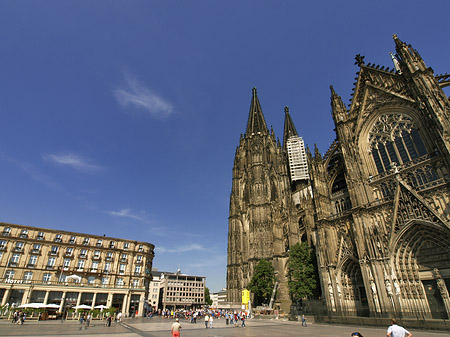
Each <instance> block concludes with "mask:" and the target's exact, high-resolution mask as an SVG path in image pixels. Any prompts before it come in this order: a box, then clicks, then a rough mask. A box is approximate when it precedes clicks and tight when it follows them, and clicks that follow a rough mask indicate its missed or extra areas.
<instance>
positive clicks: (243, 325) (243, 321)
mask: <svg viewBox="0 0 450 337" xmlns="http://www.w3.org/2000/svg"><path fill="white" fill-rule="evenodd" d="M241 320H242V324H241V326H242V327H243V328H245V315H242V318H241Z"/></svg>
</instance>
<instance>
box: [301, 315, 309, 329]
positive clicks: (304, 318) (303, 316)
mask: <svg viewBox="0 0 450 337" xmlns="http://www.w3.org/2000/svg"><path fill="white" fill-rule="evenodd" d="M302 326H306V327H307V326H308V325H307V324H306V317H305V315H302Z"/></svg>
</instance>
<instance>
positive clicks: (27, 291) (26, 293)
mask: <svg viewBox="0 0 450 337" xmlns="http://www.w3.org/2000/svg"><path fill="white" fill-rule="evenodd" d="M31 291H32V288H31V287H29V288H28V289H25V291H24V292H23V296H22V303H20V304H27V303H28V300H29V298H30V295H31Z"/></svg>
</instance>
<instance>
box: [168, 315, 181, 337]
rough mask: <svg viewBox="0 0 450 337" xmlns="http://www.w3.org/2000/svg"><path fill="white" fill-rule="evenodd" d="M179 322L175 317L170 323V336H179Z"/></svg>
mask: <svg viewBox="0 0 450 337" xmlns="http://www.w3.org/2000/svg"><path fill="white" fill-rule="evenodd" d="M180 330H181V324H180V322H179V319H178V318H175V323H173V324H172V328H171V329H170V331H171V332H172V337H180Z"/></svg>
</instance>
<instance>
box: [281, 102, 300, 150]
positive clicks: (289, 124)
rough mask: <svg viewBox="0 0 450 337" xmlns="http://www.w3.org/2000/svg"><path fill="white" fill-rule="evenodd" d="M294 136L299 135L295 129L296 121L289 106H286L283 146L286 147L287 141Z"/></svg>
mask: <svg viewBox="0 0 450 337" xmlns="http://www.w3.org/2000/svg"><path fill="white" fill-rule="evenodd" d="M292 136H298V133H297V130H296V129H295V125H294V122H293V121H292V118H291V115H290V114H289V107H288V106H285V107H284V134H283V148H284V149H286V143H287V141H288V139H289V138H290V137H292Z"/></svg>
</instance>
